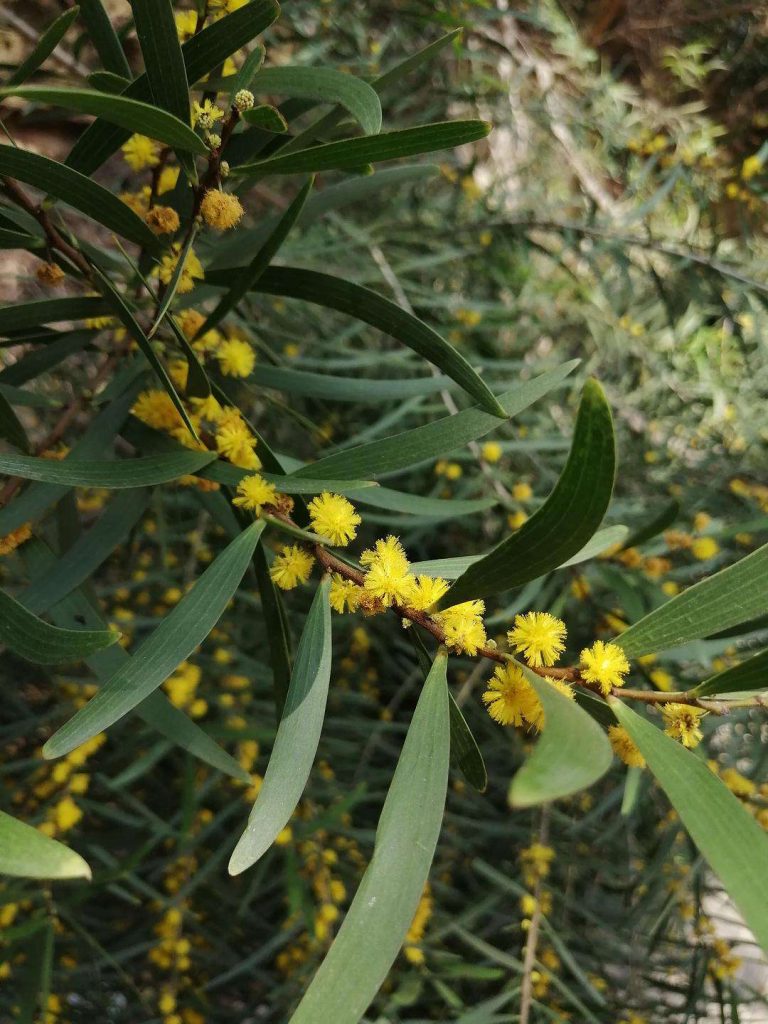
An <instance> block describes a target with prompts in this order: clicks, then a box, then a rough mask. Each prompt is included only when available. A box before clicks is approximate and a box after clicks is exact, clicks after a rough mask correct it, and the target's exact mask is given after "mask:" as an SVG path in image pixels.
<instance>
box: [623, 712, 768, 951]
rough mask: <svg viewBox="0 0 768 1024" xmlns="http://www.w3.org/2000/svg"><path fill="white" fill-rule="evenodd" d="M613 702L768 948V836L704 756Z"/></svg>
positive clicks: (703, 849)
mask: <svg viewBox="0 0 768 1024" xmlns="http://www.w3.org/2000/svg"><path fill="white" fill-rule="evenodd" d="M609 703H610V705H611V707H612V708H613V711H614V713H615V715H616V717H617V718H618V720H619V722H620V723H621V725H623V726H624V728H625V729H626V730H627V732H628V733H629V735H630V736H631V737H632V739H633V740H634V742H635V743H636V744H637V746H638V747H639V748H640V752H641V753H642V755H643V757H644V758H645V760H646V762H647V763H648V767H649V769H650V770H651V772H652V773H653V774H654V776H655V777H656V779H657V780H658V782H659V785H660V786H661V788H662V789H663V790H664V792H665V793H666V794H667V796H668V798H669V802H670V803H671V804H672V806H673V807H674V809H675V810H676V811H677V813H678V814H679V815H680V820H681V821H682V823H683V825H685V827H686V829H687V830H688V832H689V833H690V836H691V839H692V840H693V841H694V843H695V844H696V846H698V848H699V849H700V850H701V852H702V854H703V855H704V857H705V858H706V860H707V861H708V862H709V865H710V867H711V868H712V870H713V871H714V872H715V874H716V875H717V876H718V877H719V879H720V881H721V882H722V883H723V885H724V886H725V889H726V891H727V892H728V895H729V896H730V897H731V899H732V900H733V902H734V903H735V904H736V906H737V907H738V908H739V910H740V911H741V913H742V914H743V916H744V920H745V921H746V923H747V926H748V927H749V928H750V930H751V931H752V934H753V935H754V936H755V938H756V939H757V941H758V943H759V944H760V945H761V946H762V948H763V950H765V951H766V952H768V872H767V871H766V864H768V836H766V834H765V832H764V831H763V830H762V829H761V828H760V826H759V825H758V824H757V822H756V821H755V819H754V818H753V817H752V816H751V815H750V814H749V813H748V812H747V811H746V810H745V809H744V807H743V806H742V804H741V803H740V801H739V800H738V799H737V798H736V797H735V796H734V795H733V793H731V791H730V790H729V789H728V787H727V786H726V785H725V783H724V782H722V780H721V779H719V778H718V777H717V776H716V775H715V774H714V773H713V772H711V771H710V770H709V768H708V767H707V764H706V761H705V760H704V759H703V758H699V757H697V756H696V755H695V754H694V753H692V752H691V751H690V750H686V749H685V747H683V746H682V745H681V744H679V743H677V742H676V741H675V740H673V739H671V738H670V737H669V736H666V735H665V734H664V733H663V732H662V731H661V730H660V729H657V728H656V726H655V725H652V724H651V723H650V722H649V721H647V720H646V719H644V718H642V717H641V716H640V715H638V714H637V712H635V711H632V710H631V708H629V707H627V705H626V704H624V702H623V701H621V700H618V699H617V698H615V697H611V698H609Z"/></svg>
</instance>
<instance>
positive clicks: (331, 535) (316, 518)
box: [307, 491, 362, 547]
mask: <svg viewBox="0 0 768 1024" xmlns="http://www.w3.org/2000/svg"><path fill="white" fill-rule="evenodd" d="M307 507H308V509H309V518H310V521H311V523H312V529H313V530H314V531H315V532H316V533H319V534H320V536H321V537H327V538H328V540H329V541H330V542H331V544H335V545H336V546H338V547H345V546H346V545H347V544H349V542H350V541H351V540H354V538H355V537H356V536H357V528H358V526H359V525H360V523H361V522H362V519H361V518H360V516H359V515H358V514H357V512H356V511H355V506H354V505H353V504H352V502H351V501H347V499H346V498H344V497H342V496H341V495H340V494H331V493H330V492H329V491H323V493H322V494H319V495H318V496H317V497H316V498H313V499H312V501H310V503H309V505H308V506H307Z"/></svg>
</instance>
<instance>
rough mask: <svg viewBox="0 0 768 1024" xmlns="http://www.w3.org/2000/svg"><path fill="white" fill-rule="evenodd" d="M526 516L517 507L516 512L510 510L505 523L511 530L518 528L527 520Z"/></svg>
mask: <svg viewBox="0 0 768 1024" xmlns="http://www.w3.org/2000/svg"><path fill="white" fill-rule="evenodd" d="M527 520H528V516H527V515H526V514H525V512H523V510H522V509H519V510H518V511H517V512H512V513H511V514H510V515H508V516H507V523H508V524H509V526H510V527H511V529H513V530H519V529H520V527H521V526H522V525H523V523H525V522H527Z"/></svg>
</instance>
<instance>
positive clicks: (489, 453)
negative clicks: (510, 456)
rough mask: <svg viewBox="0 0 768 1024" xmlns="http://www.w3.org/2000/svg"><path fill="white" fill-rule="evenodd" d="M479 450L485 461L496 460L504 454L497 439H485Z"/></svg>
mask: <svg viewBox="0 0 768 1024" xmlns="http://www.w3.org/2000/svg"><path fill="white" fill-rule="evenodd" d="M480 450H481V453H482V456H483V458H484V459H485V461H486V462H498V461H499V459H500V458H501V457H502V455H503V454H504V451H503V449H502V447H501V445H500V444H499V442H498V441H486V442H485V444H484V445H483V447H482V448H481V449H480Z"/></svg>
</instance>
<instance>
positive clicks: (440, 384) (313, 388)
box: [251, 363, 456, 405]
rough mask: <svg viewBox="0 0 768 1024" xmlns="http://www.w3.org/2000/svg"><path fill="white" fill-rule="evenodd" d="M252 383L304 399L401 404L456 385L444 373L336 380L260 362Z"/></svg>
mask: <svg viewBox="0 0 768 1024" xmlns="http://www.w3.org/2000/svg"><path fill="white" fill-rule="evenodd" d="M251 380H252V381H254V382H255V383H256V384H260V385H261V386H262V387H265V388H273V389H274V390H275V391H284V392H285V393H286V394H289V395H303V396H304V397H305V398H319V399H327V400H330V401H333V402H360V403H362V404H365V405H371V404H373V403H377V402H402V401H404V400H405V399H406V398H413V397H414V396H415V395H436V394H438V393H439V392H440V391H444V390H450V389H451V388H454V387H455V386H456V385H455V384H454V382H453V381H452V380H451V379H450V377H446V376H444V375H442V374H440V375H438V376H435V377H404V378H403V379H402V380H380V379H379V380H377V379H374V378H371V377H335V376H332V375H331V374H329V373H307V372H306V371H304V370H291V369H287V368H286V367H283V366H268V365H267V364H264V363H258V364H257V365H256V368H255V369H254V371H253V373H252V374H251Z"/></svg>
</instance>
